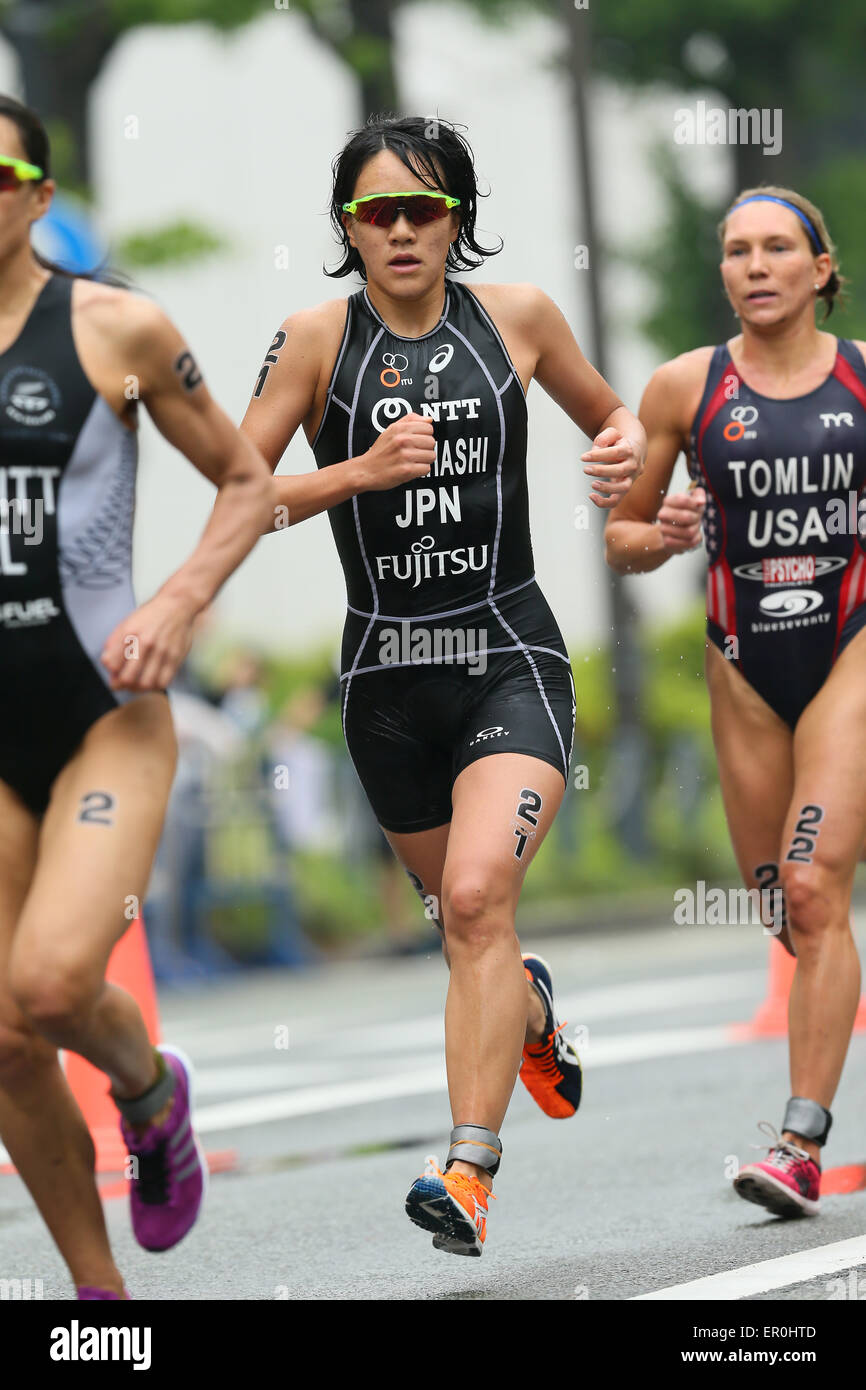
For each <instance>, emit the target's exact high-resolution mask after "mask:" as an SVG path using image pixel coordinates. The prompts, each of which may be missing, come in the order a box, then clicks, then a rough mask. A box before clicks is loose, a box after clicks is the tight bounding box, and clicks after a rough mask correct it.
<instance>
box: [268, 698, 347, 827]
mask: <svg viewBox="0 0 866 1390" xmlns="http://www.w3.org/2000/svg"><path fill="white" fill-rule="evenodd" d="M325 705H326V696H325V692H324V691H323V690H322V689H317V688H316V687H315V686H308V687H306V688H305V689H303V690H299V691H297V692H296V693H295V694H294V695H292V696H290V698H289V699H288V700H286V702H285V704H284V705H283V707H282V709H281V710H280V712H279V715H278V716H277V718H276V720H275V721H274V723H273V724H272V725H271V727H270V729H269V730H268V733H267V747H268V752H269V754H270V756H271V759H272V764H273V766H272V776H271V778H270V784H271V785H270V791H271V797H272V800H273V806H274V818H275V821H276V826H277V829H278V831H279V835H280V839H281V841H282V843H283V845H284V847H285V848H287V849H300V850H304V849H310V850H331V851H334V850H337V849H338V848H339V840H340V825H339V821H338V817H337V803H336V797H335V795H334V792H335V788H334V754H333V752H332V751H331V749H330V747H329V746H328V744H327V743H325V741H324V740H323V739H321V738H319V737H317V735H316V734H314V733H312V732H311V730H312V729H313V728H314V726H315V725H316V724H317V723H318V721H319V719H320V718H321V715H322V713H323V711H324V709H325Z"/></svg>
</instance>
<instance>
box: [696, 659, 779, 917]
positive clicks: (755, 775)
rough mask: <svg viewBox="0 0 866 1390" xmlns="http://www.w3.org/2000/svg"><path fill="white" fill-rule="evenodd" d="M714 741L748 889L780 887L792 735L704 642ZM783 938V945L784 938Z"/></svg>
mask: <svg viewBox="0 0 866 1390" xmlns="http://www.w3.org/2000/svg"><path fill="white" fill-rule="evenodd" d="M706 673H707V686H708V689H709V693H710V708H711V715H712V729H713V742H714V744H715V748H716V757H717V760H718V767H719V782H720V785H721V790H722V801H723V804H724V808H725V817H726V819H727V822H728V830H729V832H730V836H731V844H732V845H733V849H734V855H735V857H736V860H737V864H738V865H739V869H740V873H741V875H742V878H743V882H744V884H745V886H746V887H747V888H764V889H767V890H772V889H774V888H777V887H779V885H780V876H779V869H780V866H779V860H780V856H781V846H782V837H783V832H784V828H785V821H786V819H787V816H788V810H789V807H790V805H791V796H792V793H793V788H794V756H793V734H792V732H791V729H790V728H789V726H788V725H787V724H786V723H785V721H784V720H783V719H782V718H781V717H780V716H779V715H778V714H776V712H775V711H774V710H772V709H771V708H770V706H769V705H768V704H767V702H766V701H765V700H764V699H763V698H762V697H761V696H760V695H759V694H758V693H757V691H756V690H754V688H753V687H752V686H751V685H749V683H748V681H746V680H745V678H744V677H743V676H742V675H741V674H740V672H739V671H738V670H737V669H736V667H735V666H734V665H733V664H732V663H731V662H730V661H726V660H725V658H724V657H723V656H722V654H721V652H720V651H719V649H718V648H717V647H716V646H714V645H713V644H712V643H711V642H710V643H708V644H707V661H706ZM783 940H784V941H785V943H786V944H787V940H786V936H785V935H784V934H783Z"/></svg>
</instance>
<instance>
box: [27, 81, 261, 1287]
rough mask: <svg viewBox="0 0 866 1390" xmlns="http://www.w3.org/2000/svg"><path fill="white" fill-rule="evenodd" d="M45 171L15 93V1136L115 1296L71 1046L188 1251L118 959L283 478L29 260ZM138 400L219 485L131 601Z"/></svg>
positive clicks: (164, 356)
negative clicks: (202, 670)
mask: <svg viewBox="0 0 866 1390" xmlns="http://www.w3.org/2000/svg"><path fill="white" fill-rule="evenodd" d="M49 174H50V167H49V148H48V142H47V139H46V136H45V131H44V129H43V127H42V125H41V123H40V121H39V119H38V118H37V116H36V115H35V114H34V113H33V112H32V111H30V110H29V109H28V108H27V107H24V106H22V105H20V104H19V103H18V102H16V101H13V100H11V99H10V98H8V97H0V665H2V671H3V681H2V685H0V1138H2V1141H3V1143H4V1144H5V1146H6V1148H7V1149H8V1151H9V1154H10V1155H11V1158H12V1160H13V1162H14V1164H15V1167H16V1168H17V1170H18V1172H19V1174H20V1175H21V1177H22V1178H23V1180H24V1182H25V1183H26V1184H27V1186H28V1188H29V1190H30V1192H31V1194H32V1196H33V1199H34V1201H35V1202H36V1204H37V1206H38V1207H39V1210H40V1212H41V1213H42V1216H43V1217H44V1219H45V1221H46V1223H47V1225H48V1227H49V1229H50V1231H51V1234H52V1236H53V1237H54V1240H55V1241H56V1243H57V1246H58V1248H59V1250H60V1253H61V1255H62V1256H63V1258H64V1260H65V1261H66V1263H67V1265H68V1266H69V1270H70V1273H71V1275H72V1278H73V1280H74V1282H75V1284H76V1287H77V1290H78V1297H79V1298H80V1299H115V1298H118V1299H119V1298H123V1297H124V1296H125V1294H124V1288H123V1281H122V1278H121V1275H120V1273H119V1271H118V1269H117V1266H116V1265H115V1263H114V1259H113V1257H112V1254H111V1249H110V1247H109V1244H108V1237H107V1234H106V1229H105V1219H104V1216H103V1211H102V1205H101V1202H100V1197H99V1192H98V1190H97V1186H96V1181H95V1177H94V1147H93V1142H92V1140H91V1138H90V1135H89V1133H88V1130H87V1126H86V1124H85V1122H84V1119H83V1117H82V1114H81V1111H80V1109H79V1107H78V1105H77V1103H76V1101H75V1099H74V1097H73V1095H72V1092H71V1091H70V1089H69V1086H68V1085H67V1083H66V1080H65V1078H64V1075H63V1071H62V1070H61V1067H60V1064H59V1061H58V1052H57V1049H58V1048H63V1049H65V1050H67V1051H72V1052H77V1053H80V1055H81V1056H82V1057H85V1058H86V1059H87V1060H88V1061H89V1062H91V1063H92V1064H93V1065H94V1066H95V1067H98V1068H99V1069H100V1070H101V1071H103V1072H104V1073H105V1075H106V1078H107V1081H110V1082H111V1087H112V1096H113V1098H114V1100H115V1101H116V1103H117V1106H118V1109H119V1111H120V1113H121V1116H122V1119H121V1128H122V1131H123V1135H124V1139H125V1141H126V1144H127V1147H128V1149H129V1151H130V1154H131V1155H132V1156H133V1161H131V1162H130V1169H129V1174H128V1176H129V1177H130V1199H131V1210H132V1224H133V1230H134V1232H135V1235H136V1238H137V1239H138V1241H139V1243H140V1244H141V1245H143V1246H144V1247H145V1248H146V1249H149V1250H165V1249H168V1248H169V1247H170V1246H173V1245H175V1244H177V1242H178V1241H179V1240H180V1239H181V1238H182V1237H183V1236H184V1235H185V1234H186V1233H187V1231H189V1229H190V1228H191V1226H192V1225H193V1223H194V1222H195V1220H196V1217H197V1215H198V1211H199V1208H200V1205H201V1200H202V1195H203V1189H204V1182H205V1177H206V1169H205V1165H204V1160H203V1157H202V1155H201V1153H200V1150H199V1148H198V1145H197V1141H196V1140H195V1136H194V1135H193V1133H192V1130H191V1127H190V1075H189V1066H188V1063H187V1062H186V1060H185V1059H184V1058H183V1055H182V1054H180V1053H178V1051H177V1049H175V1048H169V1047H160V1048H158V1049H154V1048H152V1047H151V1046H150V1043H149V1041H148V1036H147V1030H146V1028H145V1024H144V1020H143V1018H142V1015H141V1011H140V1009H139V1008H138V1005H137V1004H136V1002H135V1000H134V999H133V998H132V997H131V996H130V995H129V994H127V993H126V992H125V991H124V990H122V989H119V988H117V987H116V986H115V985H107V984H106V983H105V968H106V964H107V962H108V957H109V955H110V953H111V950H112V947H113V946H114V944H115V942H116V941H118V940H119V938H120V937H121V936H122V935H123V932H124V931H125V929H126V928H127V927H128V926H129V920H130V917H131V916H132V917H134V916H135V915H136V913H137V907H136V904H138V903H140V902H141V901H142V900H143V898H144V896H145V891H146V888H147V880H148V876H149V873H150V866H151V863H152V861H153V856H154V853H155V851H156V846H157V842H158V840H159V835H160V829H161V826H162V820H163V814H164V811H165V805H166V801H167V798H168V793H169V789H170V786H171V781H172V777H173V775H174V764H175V739H174V732H173V729H172V722H171V715H170V712H169V706H168V700H167V699H166V695H165V687H166V686H167V685H168V683H169V681H170V680H171V679H172V677H173V675H174V673H175V671H176V669H177V667H178V666H179V664H180V663H181V661H182V660H183V658H184V656H185V655H186V653H187V651H188V650H189V646H190V642H191V640H192V624H193V620H194V618H195V616H196V614H197V613H198V612H199V611H200V610H201V609H202V608H204V607H205V606H206V605H207V603H209V601H210V600H211V598H212V597H213V596H214V594H215V593H216V591H217V589H218V588H219V586H220V585H221V584H222V583H223V581H224V580H225V579H226V578H227V577H228V576H229V575H230V574H231V573H232V571H233V570H234V569H235V568H236V566H237V565H238V564H239V563H240V561H241V560H242V559H243V558H244V556H245V555H246V554H247V553H248V552H249V550H250V549H251V548H252V546H253V545H254V544H255V542H256V540H257V539H258V536H259V534H260V533H261V530H262V527H263V526H264V525H265V524H267V521H268V520H269V519H270V518H272V516H273V510H272V508H273V500H274V498H273V487H274V484H273V480H272V479H271V478H270V477H269V475H268V471H267V469H266V468H265V465H264V463H263V461H262V459H261V458H260V457H259V456H258V455H257V454H256V451H255V449H253V448H252V446H251V445H250V443H249V441H248V440H245V439H243V438H241V436H240V435H239V434H238V432H237V430H235V429H234V428H233V427H232V425H231V423H230V422H229V420H228V419H227V418H226V416H225V415H224V414H223V413H222V411H221V410H220V409H219V408H218V407H217V406H216V405H215V404H214V402H213V400H212V399H211V397H210V396H209V394H208V392H207V390H206V388H205V387H204V385H203V384H202V382H201V377H200V375H199V373H198V371H197V368H196V366H195V363H194V361H193V359H192V357H191V355H190V353H189V350H188V349H187V348H186V347H185V345H184V342H183V339H182V338H181V337H180V335H179V333H178V332H177V329H176V328H175V327H174V326H173V324H171V323H170V322H169V320H168V319H167V318H166V317H165V315H164V314H163V313H162V312H161V311H160V310H159V309H157V308H156V307H155V306H154V305H152V304H149V303H148V302H147V301H146V300H144V299H142V298H139V297H138V296H136V295H132V294H130V293H129V292H127V291H126V290H122V289H118V288H114V287H112V286H109V285H106V284H97V283H95V282H93V281H92V280H89V279H87V278H82V277H72V276H68V275H66V274H65V273H63V272H61V271H58V270H57V268H56V267H51V266H50V265H48V264H47V263H46V262H45V261H43V260H40V259H39V258H38V257H37V256H35V255H34V252H33V250H32V248H31V245H30V228H31V225H32V224H33V223H34V222H35V221H36V220H37V219H38V218H40V217H41V216H42V215H43V214H44V213H45V212H46V211H47V209H48V207H49V205H50V203H51V197H52V193H53V190H54V183H53V181H52V180H51V178H50V177H49ZM131 387H132V388H133V389H132V390H131V389H130V388H131ZM139 398H140V399H141V400H142V401H144V403H145V405H146V406H147V408H148V410H149V412H150V414H151V415H152V417H153V419H154V421H155V422H156V424H157V426H158V427H159V429H160V430H161V431H162V433H163V434H164V435H165V436H166V438H167V439H169V440H170V442H171V443H173V444H174V445H176V446H177V448H178V449H180V450H181V451H182V452H183V453H185V454H186V455H187V457H188V458H189V459H190V460H191V461H192V462H193V463H194V464H195V465H196V467H197V468H198V469H199V470H200V471H201V472H202V473H204V474H205V476H206V477H208V478H209V479H210V480H211V481H212V482H214V483H215V484H216V485H217V487H218V489H219V492H218V497H217V502H216V506H215V511H214V515H213V517H212V518H211V520H210V522H209V524H208V527H207V529H206V531H205V534H204V536H203V538H202V540H201V542H200V544H199V546H198V547H197V549H196V550H195V552H194V553H193V555H192V556H191V557H190V559H189V560H187V562H186V563H185V564H184V565H183V566H182V567H181V568H180V569H179V570H178V571H177V572H176V573H175V574H174V575H172V576H171V578H169V579H168V580H167V581H166V583H165V584H164V585H163V586H162V588H161V589H160V591H159V592H158V594H156V596H155V597H154V598H152V599H151V600H150V601H149V602H148V603H145V604H143V605H142V606H141V607H140V608H136V606H135V599H134V596H133V592H132V586H131V581H130V564H131V535H132V517H133V506H134V497H135V472H136V433H135V426H136V415H135V402H136V399H139ZM167 505H171V503H170V499H169V500H168V501H167Z"/></svg>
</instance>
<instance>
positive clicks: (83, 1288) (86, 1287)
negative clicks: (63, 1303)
mask: <svg viewBox="0 0 866 1390" xmlns="http://www.w3.org/2000/svg"><path fill="white" fill-rule="evenodd" d="M75 1296H76V1298H78V1299H82V1298H117V1299H120V1300H121V1301H122V1300H123V1299H125V1298H129V1294H128V1292H127V1291H126V1289H124V1290H123V1293H122V1294H119V1293H113V1292H112V1290H111V1289H95V1288H94V1287H93V1286H92V1284H79V1286H78V1288H77V1289H76V1291H75Z"/></svg>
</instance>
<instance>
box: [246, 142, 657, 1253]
mask: <svg viewBox="0 0 866 1390" xmlns="http://www.w3.org/2000/svg"><path fill="white" fill-rule="evenodd" d="M476 196H477V194H476V184H475V171H474V167H473V162H472V154H471V151H470V149H469V147H468V145H467V144H466V143H465V141H464V140H463V138H462V136H461V135H460V134H458V132H457V131H456V130H455V129H454V128H453V127H452V126H451V125H450V124H449V123H448V122H445V121H438V122H436V123H435V129H432V128H431V126H430V122H429V121H427V120H426V119H424V118H421V117H410V118H405V119H399V120H398V119H382V120H378V119H377V120H373V121H371V122H369V123H368V124H367V126H366V127H364V128H363V129H362V130H360V131H358V132H356V133H355V134H354V135H353V137H352V138H351V139H350V141H349V142H348V144H347V145H346V147H345V148H344V149H343V151H342V153H341V154H340V156H339V158H338V160H337V161H336V164H335V176H334V186H333V192H332V205H331V214H332V220H333V223H334V227H335V229H336V231H337V234H338V236H339V237H340V239H341V241H342V247H343V251H344V258H343V260H342V262H341V264H340V266H339V267H338V268H337V270H336V271H334V272H333V273H334V274H335V275H345V274H348V273H350V272H351V271H356V272H358V273H359V274H360V275H361V277H362V279H363V280H364V281H366V286H365V288H363V289H362V290H360V291H358V292H357V293H355V294H352V295H351V296H350V297H349V299H348V302H347V301H346V300H345V299H339V300H330V301H328V302H327V303H324V304H322V305H320V306H319V307H318V308H316V309H313V310H308V311H304V312H299V313H296V314H293V315H292V316H291V317H290V318H288V319H287V320H286V321H285V322H284V323H283V325H282V327H281V328H280V329H279V331H278V332H277V334H276V337H275V338H274V341H273V343H272V345H271V350H270V352H269V353H268V355H267V357H266V359H265V362H264V365H263V367H262V371H261V373H260V375H259V378H258V381H257V383H256V387H255V390H254V393H253V397H252V400H251V402H250V406H249V409H248V411H247V414H246V417H245V420H244V423H243V425H242V429H244V430H246V432H247V433H248V434H249V435H250V437H251V438H252V439H253V441H254V442H255V443H256V444H257V445H258V447H259V448H260V449H261V451H262V453H263V454H264V456H265V458H266V459H267V460H268V462H269V463H270V464H271V466H272V467H274V468H275V467H276V466H277V464H278V463H279V461H280V459H281V457H282V455H283V452H284V450H285V448H286V446H287V444H288V442H289V440H290V439H291V438H292V436H293V435H294V433H295V431H296V430H297V429H298V427H299V426H300V425H303V427H304V430H305V433H306V436H307V439H308V440H309V442H310V443H311V445H312V448H313V451H314V454H315V458H316V463H317V465H318V472H314V473H310V474H304V475H301V476H296V477H281V478H278V479H277V487H278V492H279V496H280V498H281V500H282V501H283V502H284V504H285V506H286V509H287V515H286V516H285V517H284V518H283V523H285V521H288V523H289V524H294V523H296V522H299V521H303V520H304V519H305V518H307V517H309V516H312V515H314V514H315V513H317V512H321V511H323V510H325V509H326V508H327V509H328V510H329V515H330V521H331V526H332V529H333V532H334V538H335V540H336V543H337V550H338V552H339V556H340V560H341V563H342V566H343V570H344V572H345V577H346V588H347V597H348V614H347V617H346V624H345V629H344V637H343V654H342V713H343V728H344V733H345V737H346V743H347V746H348V750H349V753H350V756H351V758H352V761H353V763H354V765H355V768H356V770H357V772H358V775H359V777H360V780H361V782H362V784H363V786H364V789H365V792H366V794H367V796H368V798H369V801H370V803H371V805H372V807H373V810H374V812H375V814H376V817H377V819H378V821H379V823H380V824H381V826H382V828H383V829H384V831H385V833H386V835H387V837H388V840H389V841H390V843H391V845H392V847H393V849H394V852H395V854H396V855H397V856H398V858H399V859H400V861H401V863H402V864H403V866H404V867H405V869H406V870H407V872H408V874H409V877H410V879H411V881H412V883H413V885H414V886H415V888H416V890H417V892H418V893H419V895H420V897H421V898H422V900H423V902H424V904H425V908H426V912H427V915H428V917H429V918H431V919H432V920H433V921H435V922H436V924H437V926H438V927H439V928H440V930H441V931H442V933H443V951H444V953H445V956H446V960H447V961H448V963H449V965H450V972H451V973H450V984H449V989H448V998H447V1003H446V1009H445V1048H446V1058H447V1068H448V1084H449V1093H450V1100H451V1110H452V1122H453V1129H452V1131H451V1142H450V1147H449V1150H448V1155H447V1159H446V1162H445V1166H444V1171H442V1170H440V1168H439V1163H438V1160H435V1159H431V1160H430V1161H429V1163H428V1170H427V1172H426V1173H425V1174H424V1175H423V1176H422V1177H420V1178H419V1179H418V1181H417V1182H416V1183H415V1185H414V1187H413V1188H412V1190H411V1191H410V1193H409V1196H408V1198H407V1203H406V1208H407V1211H408V1213H409V1215H410V1217H411V1218H412V1220H413V1221H414V1222H416V1224H417V1225H419V1226H421V1227H423V1228H424V1229H425V1230H427V1231H429V1232H431V1233H432V1235H433V1244H434V1245H435V1246H436V1247H437V1248H438V1249H441V1250H448V1251H451V1252H453V1253H455V1254H461V1255H480V1253H481V1249H482V1243H483V1241H484V1237H485V1228H486V1217H487V1201H488V1197H489V1195H490V1190H491V1187H492V1182H493V1176H494V1174H495V1173H496V1171H497V1169H498V1167H499V1161H500V1154H501V1148H502V1146H501V1143H500V1139H499V1129H500V1126H501V1124H502V1120H503V1118H504V1115H505V1111H506V1107H507V1105H508V1102H509V1099H510V1096H511V1093H512V1090H513V1088H514V1082H515V1078H516V1076H517V1072H518V1068H519V1067H521V1057H522V1070H521V1072H520V1074H521V1076H522V1078H523V1080H524V1082H525V1083H526V1085H527V1087H528V1088H529V1090H530V1092H531V1093H532V1095H533V1097H534V1098H535V1100H536V1101H537V1102H538V1104H539V1105H540V1106H541V1108H542V1109H543V1110H544V1111H545V1112H546V1114H548V1115H551V1116H556V1117H565V1116H570V1115H573V1114H574V1112H575V1110H576V1109H577V1106H578V1102H579V1100H580V1093H581V1070H580V1063H579V1060H578V1057H577V1054H576V1053H575V1051H574V1048H573V1046H572V1045H571V1043H570V1042H569V1041H568V1039H567V1038H565V1037H564V1035H563V1032H562V1028H563V1026H564V1025H560V1024H559V1022H558V1020H557V1019H556V1016H555V1011H554V1004H553V998H552V988H553V987H552V983H551V977H550V970H549V967H548V966H547V965H546V963H545V962H544V961H543V960H541V959H540V958H539V957H537V956H534V955H526V956H524V957H523V958H521V953H520V946H519V944H518V940H517V937H516V935H515V930H514V917H515V909H516V906H517V900H518V897H519V895H520V890H521V886H522V884H523V879H524V875H525V873H526V870H527V868H528V867H529V864H530V863H531V862H532V859H533V857H534V855H535V853H536V851H537V849H538V847H539V845H540V844H541V843H542V841H543V839H544V836H545V835H546V834H547V831H548V830H549V828H550V825H551V822H552V820H553V817H554V815H555V813H556V811H557V808H558V807H559V804H560V801H561V799H562V795H563V792H564V789H565V782H566V778H567V776H568V764H569V758H570V755H571V746H572V737H573V728H574V723H573V721H574V686H573V682H572V677H571V669H570V666H569V661H568V655H567V652H566V649H565V645H564V643H563V640H562V637H561V636H560V633H559V630H558V628H557V625H556V622H555V620H554V618H553V615H552V613H551V611H550V609H549V608H548V606H547V603H546V602H545V600H544V597H543V595H542V594H541V592H540V590H539V588H538V586H537V584H536V583H535V580H534V577H533V559H532V548H531V545H530V537H529V525H528V505H527V491H526V427H527V412H526V399H525V392H526V390H527V388H528V386H529V383H530V381H531V380H532V378H533V377H536V378H537V379H538V380H539V382H540V383H541V385H542V386H543V387H544V388H545V390H546V391H548V393H549V394H550V395H551V396H553V398H554V399H555V400H556V401H557V402H558V403H559V404H560V405H561V406H562V408H563V409H564V410H565V411H566V413H567V414H568V415H569V416H570V417H571V418H572V419H573V420H574V421H575V422H576V423H578V424H579V425H580V426H581V428H582V429H584V430H585V431H586V433H587V434H588V435H590V436H591V437H594V447H593V448H592V449H591V450H590V451H589V452H588V453H586V454H584V455H583V458H584V459H585V460H586V461H587V463H588V466H587V469H586V471H587V472H588V473H590V474H591V475H592V476H593V487H594V489H595V490H594V492H593V493H592V494H591V495H592V499H593V501H594V503H595V505H596V506H598V507H602V508H606V507H609V506H611V505H612V504H613V502H614V501H615V500H616V499H617V498H618V497H621V496H622V495H623V493H624V492H625V491H626V490H627V489H628V488H629V486H630V485H631V482H632V480H633V478H634V477H635V476H636V475H637V473H638V472H639V471H640V468H641V466H642V461H643V451H644V436H643V431H642V429H641V426H640V425H639V424H638V422H637V420H635V418H634V417H633V416H632V415H630V414H629V412H628V411H627V410H626V409H625V407H624V406H623V405H622V404H621V402H620V401H619V399H618V398H617V397H616V396H615V395H614V393H613V391H611V389H610V388H609V387H608V386H607V384H606V383H605V382H604V381H603V380H602V378H601V377H600V376H599V375H598V374H597V373H596V372H595V371H594V370H593V368H592V367H591V366H589V364H588V363H587V362H586V361H585V359H584V358H583V356H582V355H581V353H580V350H579V348H578V347H577V344H576V343H575V341H574V338H573V336H572V334H571V331H570V330H569V328H568V325H567V323H566V322H565V319H564V318H563V316H562V314H561V313H560V312H559V310H558V309H557V308H556V306H555V305H554V304H553V303H552V302H551V300H550V299H548V297H547V296H546V295H545V294H543V293H542V292H541V291H540V290H538V289H535V288H534V287H533V286H531V285H482V286H477V287H475V289H474V290H471V291H470V289H469V288H468V287H467V286H466V285H464V284H462V283H459V282H458V281H457V280H455V279H454V278H453V276H452V272H454V271H460V270H471V269H474V268H475V267H476V266H477V265H479V264H481V261H482V258H483V257H484V256H485V255H489V254H492V252H490V251H487V250H485V249H484V248H482V247H479V245H478V244H477V242H476V240H475V209H476ZM551 466H553V465H551ZM278 524H279V523H278Z"/></svg>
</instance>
